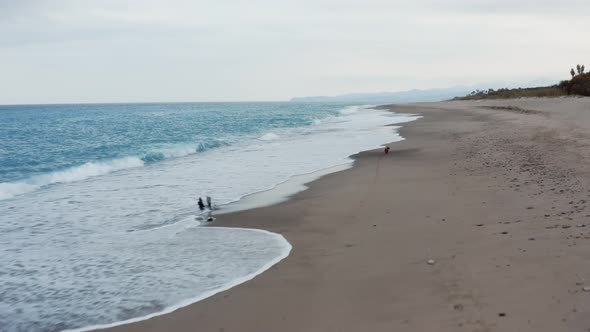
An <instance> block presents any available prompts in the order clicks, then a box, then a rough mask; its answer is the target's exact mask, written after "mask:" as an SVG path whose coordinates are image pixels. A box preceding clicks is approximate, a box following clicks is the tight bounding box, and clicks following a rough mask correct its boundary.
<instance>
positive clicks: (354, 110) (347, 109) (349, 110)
mask: <svg viewBox="0 0 590 332" xmlns="http://www.w3.org/2000/svg"><path fill="white" fill-rule="evenodd" d="M371 107H374V105H356V106H347V107H345V108H343V109H341V110H340V111H338V113H340V114H341V115H350V114H354V113H357V112H358V111H362V110H366V109H367V108H371Z"/></svg>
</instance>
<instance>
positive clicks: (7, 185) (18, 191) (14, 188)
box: [0, 182, 39, 200]
mask: <svg viewBox="0 0 590 332" xmlns="http://www.w3.org/2000/svg"><path fill="white" fill-rule="evenodd" d="M38 188H39V186H36V185H32V184H28V183H19V182H16V183H11V182H4V183H0V200H3V199H9V198H12V197H14V196H17V195H22V194H26V193H30V192H31V191H34V190H36V189H38Z"/></svg>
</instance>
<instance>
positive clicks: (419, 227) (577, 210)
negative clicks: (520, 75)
mask: <svg viewBox="0 0 590 332" xmlns="http://www.w3.org/2000/svg"><path fill="white" fill-rule="evenodd" d="M502 103H504V104H516V105H517V106H518V107H520V108H522V109H532V110H535V112H533V113H529V112H526V113H521V112H510V111H504V110H502V109H484V108H480V107H477V108H476V106H479V104H478V103H469V102H446V103H428V104H413V105H395V106H389V107H390V108H392V109H393V110H394V111H396V112H400V113H423V115H424V117H423V118H422V119H419V120H417V121H413V122H410V123H406V124H404V125H403V126H402V128H401V129H400V131H399V133H400V135H401V136H402V137H404V138H406V140H405V141H401V142H396V143H398V144H391V147H392V150H391V152H390V154H389V155H388V156H387V157H384V156H383V154H382V151H381V150H380V149H379V150H370V151H365V152H361V153H358V154H356V155H353V156H352V157H353V158H354V160H355V162H354V166H353V167H352V168H350V169H348V170H344V171H341V172H337V173H331V174H328V175H325V176H323V177H321V178H319V179H317V180H315V181H313V182H312V183H310V184H309V185H308V186H309V189H308V190H306V191H303V192H300V193H298V194H296V195H294V196H293V197H291V198H290V199H289V200H288V201H286V202H283V203H280V204H276V205H272V206H268V207H262V208H256V209H252V210H245V211H241V212H237V213H230V214H227V215H223V216H222V217H220V218H218V221H217V222H216V225H219V226H223V227H235V226H239V227H244V228H257V229H265V230H269V231H271V232H274V233H278V234H282V235H283V236H284V237H285V238H286V239H287V240H288V242H290V243H291V244H292V246H293V248H294V250H293V251H292V253H291V255H289V256H288V257H287V258H285V259H284V260H282V261H281V262H280V263H279V264H277V265H275V266H273V267H271V268H270V269H269V270H267V271H266V273H262V274H260V275H258V278H254V279H251V280H250V281H247V282H245V283H243V284H241V285H239V286H237V287H234V288H231V289H229V290H227V291H225V292H221V293H218V294H216V295H214V296H212V297H210V298H207V299H205V300H203V301H200V302H197V303H193V304H191V305H189V306H187V307H184V308H181V309H178V310H176V311H174V312H172V313H170V314H166V315H162V316H158V317H156V318H152V319H148V320H143V321H140V322H137V323H133V324H128V325H120V326H117V327H115V328H112V329H107V330H108V331H164V330H175V331H192V330H194V329H195V328H198V329H199V330H203V331H272V330H283V331H332V330H333V331H358V330H362V329H365V330H371V331H390V330H392V329H394V330H395V329H398V330H404V331H408V330H409V331H425V330H438V331H489V330H519V331H525V330H530V331H554V330H564V329H567V330H582V329H581V328H582V327H583V326H587V324H588V323H589V322H588V320H589V319H588V318H586V317H587V316H588V315H585V314H587V313H589V312H590V307H589V305H588V303H587V301H584V298H583V297H582V295H584V292H582V291H581V286H580V285H578V283H584V280H586V278H590V269H589V268H586V267H584V266H580V263H582V262H584V259H585V258H584V257H585V256H584V254H583V253H584V252H587V250H586V249H590V244H588V243H590V241H586V242H588V243H586V242H584V239H585V237H584V236H586V237H587V238H590V234H588V235H576V234H577V233H576V232H575V231H577V232H580V230H581V229H582V228H583V227H577V226H576V227H572V226H571V225H569V224H568V223H574V225H575V223H579V224H577V225H582V223H583V225H584V226H586V224H585V222H586V220H585V219H584V218H585V217H584V215H583V214H582V213H583V212H582V211H583V210H584V208H585V207H586V205H585V201H584V202H583V203H582V201H583V200H582V199H579V198H580V197H584V198H585V197H586V194H584V195H583V196H582V194H581V193H582V192H584V193H585V192H586V190H585V187H586V183H585V182H584V180H581V179H580V174H583V173H584V169H583V168H582V167H579V166H578V165H576V167H574V168H573V169H572V168H571V167H570V168H569V169H568V165H570V164H568V162H571V161H572V160H574V159H576V158H578V157H579V158H582V157H580V156H576V155H575V152H576V151H572V149H571V148H570V149H568V148H566V149H564V148H563V146H562V144H563V140H564V139H566V138H564V137H566V136H568V135H570V136H575V138H576V139H578V140H581V139H582V138H581V137H578V136H576V135H577V134H578V133H577V132H576V131H572V130H571V128H569V126H572V125H576V124H577V125H578V126H580V127H581V128H582V129H586V128H584V126H583V125H584V124H583V123H582V124H580V123H579V122H580V121H579V119H576V117H579V116H580V114H579V113H580V112H577V110H578V109H579V108H580V107H582V109H584V108H585V107H586V108H590V107H588V106H590V102H588V100H582V101H579V100H574V101H572V100H569V99H565V101H564V100H561V101H546V100H541V101H539V100H532V101H531V100H517V101H511V100H508V101H499V102H496V101H493V102H490V104H492V105H493V106H494V105H496V104H502ZM552 103H556V104H557V105H558V106H560V107H562V108H563V109H566V110H567V109H568V107H570V106H571V109H572V111H571V112H570V115H571V117H572V119H573V120H571V119H569V120H568V119H567V118H566V117H565V115H564V114H561V113H556V112H555V111H554V110H553V109H552V107H554V106H555V105H553V104H552ZM577 103H582V106H580V105H578V104H577ZM570 104H571V105H570ZM547 105H548V106H547ZM560 110H561V109H560ZM566 115H567V114H566ZM548 117H549V119H550V120H551V121H549V120H548ZM588 117H590V115H588ZM570 120H571V121H570ZM588 123H589V124H590V122H588ZM568 129H570V130H569V131H568ZM567 139H570V138H567ZM584 139H586V138H584ZM588 140H590V139H588ZM490 142H492V143H490ZM589 143H590V142H589ZM548 152H549V153H548ZM556 156H559V157H556ZM550 158H551V159H550ZM580 160H581V159H580ZM578 161H579V160H578ZM515 174H516V175H518V176H515ZM576 174H579V175H578V176H576ZM571 179H574V180H571ZM576 181H577V182H576ZM570 182H571V183H570ZM587 185H588V188H590V183H589V184H587ZM548 186H553V187H554V188H552V190H548V189H544V188H545V187H548ZM562 188H563V189H562ZM572 188H573V189H572ZM560 190H561V191H560ZM556 195H557V196H556ZM562 196H563V197H562ZM576 199H577V200H576ZM574 201H575V202H576V205H575V207H574V206H573V204H571V203H570V202H574ZM567 209H569V210H567ZM551 210H553V211H551ZM557 212H558V213H557ZM564 216H567V218H568V219H565V217H564ZM569 218H571V220H569ZM548 219H549V220H550V223H552V224H551V225H550V226H551V227H553V223H555V222H558V223H561V224H562V225H560V226H559V227H554V228H547V222H548ZM588 225H589V226H590V224H588ZM566 226H568V227H566ZM576 237H577V238H576ZM531 239H532V240H531ZM535 240H536V241H535ZM571 248H574V249H571ZM566 253H567V254H568V256H567V259H564V258H563V257H564V256H563V255H564V254H566ZM430 259H432V260H433V261H434V264H433V265H429V264H426V262H427V260H430ZM574 270H575V271H574ZM567 271H572V273H570V274H568V273H567ZM576 280H577V281H576ZM254 300H256V305H255V306H252V305H250V303H251V302H252V301H254ZM424 312H428V313H429V314H428V315H424V314H423V313H424Z"/></svg>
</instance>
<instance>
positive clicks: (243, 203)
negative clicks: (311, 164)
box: [63, 106, 420, 332]
mask: <svg viewBox="0 0 590 332" xmlns="http://www.w3.org/2000/svg"><path fill="white" fill-rule="evenodd" d="M379 107H380V106H374V107H371V108H370V109H374V110H376V111H384V110H385V111H387V109H380V108H379ZM395 114H396V115H398V116H402V117H407V118H408V119H409V120H404V121H402V122H393V123H391V124H387V125H385V126H386V127H397V128H392V129H391V130H392V131H395V133H396V134H399V128H401V127H403V125H405V124H406V123H409V122H413V121H417V120H419V119H420V117H419V115H418V114H406V113H395ZM403 140H405V138H404V137H401V136H400V140H398V141H394V142H390V143H387V144H394V143H396V142H401V141H403ZM387 144H382V146H384V145H387ZM366 151H369V150H366ZM362 152H365V151H357V152H355V153H353V154H351V155H349V156H348V157H347V158H346V159H344V160H343V162H342V163H340V164H335V165H333V166H329V167H325V168H321V169H318V170H315V171H312V172H309V173H302V174H296V175H293V176H290V177H289V178H288V179H286V180H284V181H282V182H280V183H277V184H276V185H274V186H273V187H271V188H268V189H264V190H261V191H257V192H252V193H248V194H246V195H244V196H242V197H240V198H239V199H238V200H236V201H232V202H229V203H225V204H223V205H221V207H222V209H220V210H217V211H216V213H215V214H214V215H215V216H220V217H219V218H218V219H222V218H223V216H226V215H232V214H239V213H240V212H244V211H249V210H256V209H260V208H265V207H272V206H276V205H279V204H281V203H286V202H288V201H289V200H290V199H291V198H292V197H293V196H295V195H297V194H300V193H302V192H304V191H306V190H309V187H308V185H309V184H311V183H313V182H315V181H317V180H319V179H321V178H322V177H324V176H328V175H331V174H336V173H339V172H343V171H346V170H348V169H350V168H353V167H354V164H355V162H356V160H355V158H354V156H356V155H358V154H359V153H362ZM201 227H206V228H223V229H240V230H247V231H253V232H263V233H268V234H272V235H273V236H278V237H280V238H282V239H283V240H284V242H285V243H286V244H287V246H286V251H285V252H284V253H282V254H281V255H279V256H277V257H276V258H275V259H273V260H272V261H270V262H268V263H267V264H265V265H264V266H263V267H261V268H260V269H259V270H258V271H256V272H254V273H252V274H249V275H247V276H244V277H240V278H237V279H235V280H233V281H232V282H231V283H229V284H227V285H223V286H222V287H220V288H218V289H214V290H211V291H209V292H206V293H203V294H201V295H199V296H196V297H194V298H191V299H187V300H184V301H182V302H180V303H178V304H175V305H172V306H169V307H166V308H164V310H162V311H159V312H154V313H151V314H147V315H144V316H140V317H135V318H130V319H126V320H123V321H119V322H114V323H109V324H98V325H91V326H86V327H81V328H75V329H67V330H63V332H86V331H102V330H109V329H111V328H117V327H121V326H127V325H129V324H133V323H139V322H142V321H146V320H150V319H153V318H156V317H160V316H163V315H168V314H170V313H173V312H175V311H177V310H179V309H182V308H185V307H188V306H191V305H194V304H196V303H198V302H200V301H204V300H206V299H207V298H210V297H212V296H215V295H216V294H219V293H222V292H225V291H227V290H229V289H231V288H233V287H236V286H238V285H240V284H242V283H244V282H247V281H249V280H251V279H253V278H255V277H256V276H258V275H260V274H262V273H264V272H266V271H267V270H268V269H270V268H271V267H273V266H274V265H276V264H278V263H280V262H281V261H282V260H284V259H285V258H287V257H288V256H289V254H290V252H291V251H292V249H293V247H292V245H291V244H290V243H289V241H287V239H286V238H285V237H284V236H283V235H282V234H280V233H277V232H273V231H270V230H267V229H263V228H256V227H240V226H238V225H236V226H227V225H220V222H219V221H218V220H216V221H214V222H212V223H206V222H204V223H202V224H201Z"/></svg>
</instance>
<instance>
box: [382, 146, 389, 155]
mask: <svg viewBox="0 0 590 332" xmlns="http://www.w3.org/2000/svg"><path fill="white" fill-rule="evenodd" d="M383 151H384V152H385V154H388V153H389V146H386V147H385V150H383Z"/></svg>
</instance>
